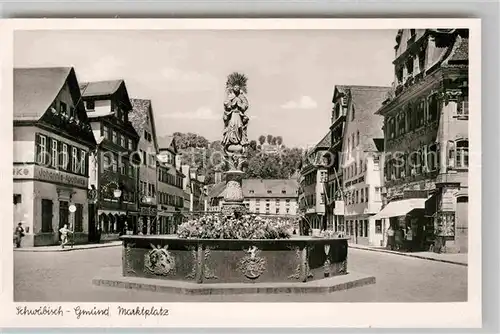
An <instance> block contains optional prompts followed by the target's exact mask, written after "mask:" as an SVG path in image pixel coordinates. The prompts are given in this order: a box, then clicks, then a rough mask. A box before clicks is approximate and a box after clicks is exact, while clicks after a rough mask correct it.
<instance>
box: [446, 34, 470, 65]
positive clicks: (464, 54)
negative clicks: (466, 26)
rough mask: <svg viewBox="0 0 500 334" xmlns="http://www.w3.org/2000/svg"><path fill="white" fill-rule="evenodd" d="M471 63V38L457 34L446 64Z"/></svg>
mask: <svg viewBox="0 0 500 334" xmlns="http://www.w3.org/2000/svg"><path fill="white" fill-rule="evenodd" d="M468 63H469V38H467V37H461V36H457V39H456V40H455V44H454V45H453V48H452V50H451V54H450V56H449V57H448V58H447V59H446V60H445V61H444V64H443V65H444V66H456V65H467V64H468Z"/></svg>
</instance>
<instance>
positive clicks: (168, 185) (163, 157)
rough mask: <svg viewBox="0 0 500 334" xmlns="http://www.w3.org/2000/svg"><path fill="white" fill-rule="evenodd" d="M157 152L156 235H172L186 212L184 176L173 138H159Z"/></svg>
mask: <svg viewBox="0 0 500 334" xmlns="http://www.w3.org/2000/svg"><path fill="white" fill-rule="evenodd" d="M158 150H159V154H158V163H159V167H158V220H159V231H158V232H157V233H159V234H174V233H176V232H177V226H178V225H179V224H180V223H181V222H182V219H183V214H184V213H185V212H186V208H185V206H186V203H185V201H186V192H185V191H184V178H185V175H184V174H183V173H182V171H181V165H180V163H181V161H180V156H179V154H178V151H177V145H176V142H175V138H174V137H173V136H163V137H159V138H158ZM188 198H189V197H188ZM188 205H189V204H188ZM188 208H189V207H188Z"/></svg>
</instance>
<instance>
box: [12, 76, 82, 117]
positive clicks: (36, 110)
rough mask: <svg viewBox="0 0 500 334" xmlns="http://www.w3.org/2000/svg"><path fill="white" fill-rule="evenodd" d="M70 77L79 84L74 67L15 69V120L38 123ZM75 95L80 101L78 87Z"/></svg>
mask: <svg viewBox="0 0 500 334" xmlns="http://www.w3.org/2000/svg"><path fill="white" fill-rule="evenodd" d="M70 76H71V77H72V79H73V80H74V81H75V82H76V84H78V83H77V81H76V75H75V71H74V70H73V68H72V67H38V68H15V69H14V120H26V121H38V120H39V119H40V118H41V117H42V116H43V115H44V114H45V112H46V111H47V110H48V109H49V108H50V105H51V104H52V103H53V102H54V100H55V99H56V97H57V95H59V92H60V91H61V89H62V88H63V87H64V85H65V83H66V81H68V78H69V77H70ZM74 93H75V94H74V96H73V99H75V97H76V98H77V100H78V98H79V95H80V92H79V91H78V88H77V87H76V89H75V92H74ZM77 96H78V97H77ZM75 102H77V101H75Z"/></svg>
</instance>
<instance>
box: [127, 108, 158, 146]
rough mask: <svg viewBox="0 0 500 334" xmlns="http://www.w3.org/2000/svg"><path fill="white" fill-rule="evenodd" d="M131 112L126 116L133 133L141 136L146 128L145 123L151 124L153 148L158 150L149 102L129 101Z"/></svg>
mask: <svg viewBox="0 0 500 334" xmlns="http://www.w3.org/2000/svg"><path fill="white" fill-rule="evenodd" d="M130 103H131V104H132V111H131V112H129V114H128V119H129V121H130V123H132V126H133V127H134V129H135V131H136V132H137V133H138V134H139V135H140V136H142V134H143V133H144V128H145V127H146V126H147V124H146V123H147V121H148V119H149V122H150V123H151V129H152V132H153V133H152V136H153V142H154V145H155V148H156V149H158V140H157V138H156V126H155V121H154V115H153V114H154V113H153V107H152V104H151V100H146V99H130Z"/></svg>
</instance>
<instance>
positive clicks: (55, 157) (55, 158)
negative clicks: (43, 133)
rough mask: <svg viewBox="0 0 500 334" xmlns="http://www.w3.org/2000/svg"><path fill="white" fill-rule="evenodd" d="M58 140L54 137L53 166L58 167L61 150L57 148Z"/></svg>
mask: <svg viewBox="0 0 500 334" xmlns="http://www.w3.org/2000/svg"><path fill="white" fill-rule="evenodd" d="M57 149H58V147H57V140H55V139H52V157H51V158H52V167H54V168H58V165H59V151H58V150H57Z"/></svg>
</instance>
